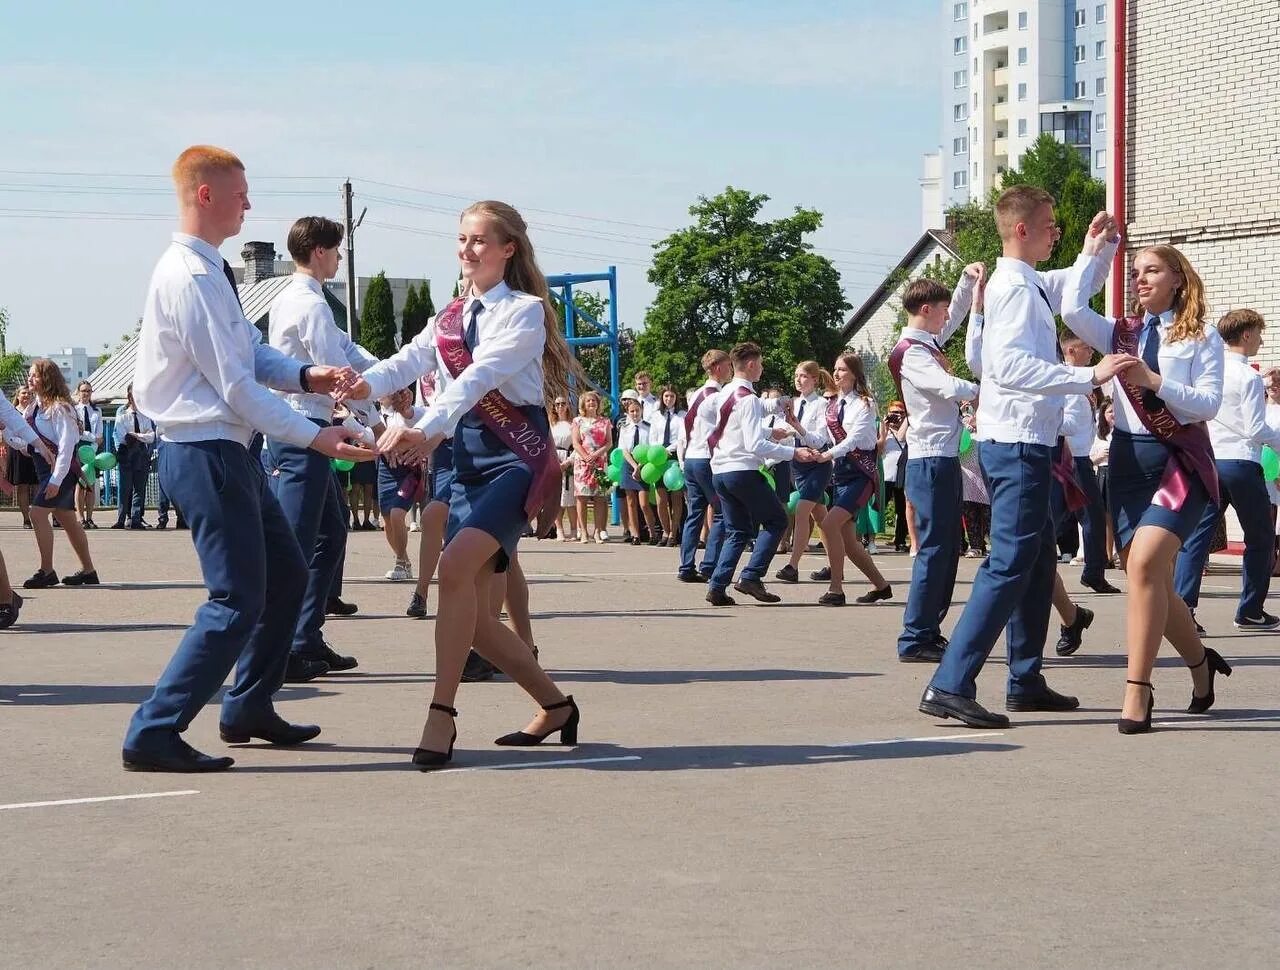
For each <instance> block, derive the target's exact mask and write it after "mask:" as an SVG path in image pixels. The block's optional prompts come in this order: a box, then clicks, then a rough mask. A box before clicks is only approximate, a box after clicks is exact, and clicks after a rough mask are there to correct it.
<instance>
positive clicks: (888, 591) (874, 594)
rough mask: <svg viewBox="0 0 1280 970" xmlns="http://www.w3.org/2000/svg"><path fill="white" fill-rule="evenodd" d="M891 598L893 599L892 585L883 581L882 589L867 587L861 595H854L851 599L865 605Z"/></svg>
mask: <svg viewBox="0 0 1280 970" xmlns="http://www.w3.org/2000/svg"><path fill="white" fill-rule="evenodd" d="M891 599H893V587H892V586H890V585H889V584H888V583H885V585H884V589H869V590H867V591H866V592H865V593H863V594H862V595H861V596H855V597H854V599H853V601H854V602H855V603H861V604H862V605H863V606H867V605H870V604H871V603H879V602H880V601H881V600H891Z"/></svg>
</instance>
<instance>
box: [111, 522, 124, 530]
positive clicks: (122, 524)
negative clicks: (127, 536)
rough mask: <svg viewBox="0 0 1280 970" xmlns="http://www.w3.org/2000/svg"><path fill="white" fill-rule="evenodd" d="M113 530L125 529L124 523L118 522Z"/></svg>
mask: <svg viewBox="0 0 1280 970" xmlns="http://www.w3.org/2000/svg"><path fill="white" fill-rule="evenodd" d="M111 528H113V529H123V528H124V523H123V522H117V523H116V524H115V525H113V526H112V527H111Z"/></svg>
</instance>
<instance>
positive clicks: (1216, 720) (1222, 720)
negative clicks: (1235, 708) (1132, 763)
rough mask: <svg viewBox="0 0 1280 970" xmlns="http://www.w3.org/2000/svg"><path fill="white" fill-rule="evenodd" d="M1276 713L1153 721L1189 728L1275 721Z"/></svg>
mask: <svg viewBox="0 0 1280 970" xmlns="http://www.w3.org/2000/svg"><path fill="white" fill-rule="evenodd" d="M1276 719H1277V718H1276V715H1274V714H1260V715H1258V716H1257V717H1230V716H1227V717H1188V718H1185V719H1183V720H1181V721H1152V722H1151V726H1152V727H1171V728H1187V727H1200V726H1202V725H1205V724H1239V723H1240V722H1242V721H1274V720H1276Z"/></svg>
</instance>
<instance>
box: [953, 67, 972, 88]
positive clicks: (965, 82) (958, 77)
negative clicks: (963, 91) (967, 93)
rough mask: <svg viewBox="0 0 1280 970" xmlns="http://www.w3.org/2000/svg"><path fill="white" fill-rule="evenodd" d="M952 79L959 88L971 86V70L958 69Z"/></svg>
mask: <svg viewBox="0 0 1280 970" xmlns="http://www.w3.org/2000/svg"><path fill="white" fill-rule="evenodd" d="M952 81H953V82H954V84H955V86H956V87H958V88H967V87H968V86H969V72H968V71H956V72H955V74H953V75H952Z"/></svg>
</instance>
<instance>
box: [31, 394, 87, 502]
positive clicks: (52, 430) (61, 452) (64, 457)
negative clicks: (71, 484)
mask: <svg viewBox="0 0 1280 970" xmlns="http://www.w3.org/2000/svg"><path fill="white" fill-rule="evenodd" d="M27 415H28V416H34V418H35V425H36V431H38V432H40V434H42V435H44V436H45V437H46V438H48V439H49V440H50V441H52V442H53V444H54V446H55V448H56V450H57V454H56V455H55V456H54V462H53V473H52V474H51V475H50V476H49V484H50V485H61V484H62V480H63V479H64V478H66V477H67V472H69V471H70V470H71V462H72V461H73V460H74V459H75V457H76V447H77V446H78V445H79V444H80V422H79V421H77V420H76V416H75V412H73V411H72V410H71V408H70V407H69V406H68V405H66V404H53V405H51V406H50V407H48V408H46V407H45V406H44V405H43V404H41V402H40V399H39V398H38V397H37V398H36V401H35V403H34V404H31V405H28V406H27ZM28 427H29V425H28Z"/></svg>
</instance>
